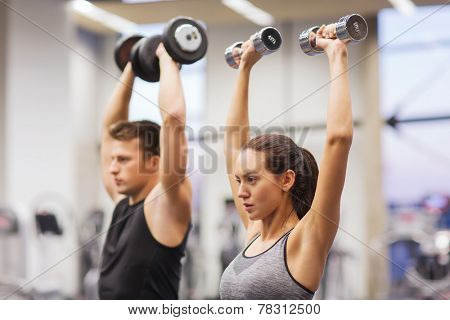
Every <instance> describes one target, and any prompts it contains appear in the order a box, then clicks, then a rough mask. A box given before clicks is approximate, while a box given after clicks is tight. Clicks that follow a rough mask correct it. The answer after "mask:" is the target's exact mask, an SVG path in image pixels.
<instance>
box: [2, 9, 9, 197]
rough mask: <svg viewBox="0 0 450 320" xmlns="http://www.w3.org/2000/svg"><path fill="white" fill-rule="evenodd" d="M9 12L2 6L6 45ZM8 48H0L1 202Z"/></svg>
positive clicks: (3, 41) (3, 176)
mask: <svg viewBox="0 0 450 320" xmlns="http://www.w3.org/2000/svg"><path fill="white" fill-rule="evenodd" d="M6 17H7V11H6V7H5V6H0V44H3V43H5V41H6V34H7V30H8V29H7V20H6ZM5 69H6V46H4V45H1V46H0V202H2V201H4V200H5V123H6V119H5V117H6V99H5V89H6V77H5V73H6V72H5Z"/></svg>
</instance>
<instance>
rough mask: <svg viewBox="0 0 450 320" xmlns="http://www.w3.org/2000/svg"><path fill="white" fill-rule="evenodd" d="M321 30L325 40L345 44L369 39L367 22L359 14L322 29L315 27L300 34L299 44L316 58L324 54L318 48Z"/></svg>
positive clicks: (343, 18)
mask: <svg viewBox="0 0 450 320" xmlns="http://www.w3.org/2000/svg"><path fill="white" fill-rule="evenodd" d="M320 28H323V30H321V33H322V37H323V38H325V39H336V38H337V39H339V40H342V41H344V42H360V41H363V40H364V39H365V38H366V37H367V32H368V27H367V22H366V20H365V19H364V18H363V17H362V16H360V15H359V14H350V15H347V16H345V17H342V18H340V19H339V21H338V22H336V23H332V24H329V25H326V26H325V25H324V26H322V27H319V26H314V27H311V28H309V29H307V30H304V31H302V32H301V33H300V36H299V42H300V47H301V48H302V50H303V52H304V53H306V54H307V55H309V56H315V55H318V54H321V53H323V52H324V50H323V49H322V48H320V47H319V46H316V38H317V32H318V31H319V29H320Z"/></svg>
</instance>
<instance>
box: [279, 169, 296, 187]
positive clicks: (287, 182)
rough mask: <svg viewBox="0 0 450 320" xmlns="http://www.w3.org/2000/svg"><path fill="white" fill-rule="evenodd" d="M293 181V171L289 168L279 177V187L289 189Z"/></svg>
mask: <svg viewBox="0 0 450 320" xmlns="http://www.w3.org/2000/svg"><path fill="white" fill-rule="evenodd" d="M294 183H295V172H294V171H293V170H291V169H289V170H288V171H286V172H285V173H284V174H283V177H282V179H281V188H282V189H283V191H286V192H288V191H289V190H291V188H292V186H293V185H294Z"/></svg>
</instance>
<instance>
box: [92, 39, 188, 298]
mask: <svg viewBox="0 0 450 320" xmlns="http://www.w3.org/2000/svg"><path fill="white" fill-rule="evenodd" d="M156 55H157V56H158V58H159V65H160V69H161V76H160V89H159V107H160V110H161V116H162V126H161V132H159V131H160V130H159V129H160V127H159V125H157V124H156V123H153V122H151V121H136V122H128V106H129V102H130V98H131V93H132V87H133V82H134V73H133V71H132V68H131V63H128V65H127V66H126V68H125V69H124V71H123V74H122V76H121V78H120V82H119V83H118V84H117V86H116V88H115V90H114V93H113V96H112V99H111V101H110V103H109V104H108V106H107V109H106V112H105V117H104V120H103V130H102V131H103V133H102V143H101V161H102V170H103V182H104V185H105V188H106V190H107V192H108V194H109V195H110V196H111V198H112V200H113V201H114V202H115V203H116V207H115V209H114V213H113V217H112V221H111V225H110V228H109V230H108V234H107V236H106V241H105V245H104V248H103V255H102V265H101V271H100V279H99V296H100V299H177V298H178V287H179V282H180V275H181V262H180V260H181V258H182V257H183V256H184V250H185V247H186V241H187V234H188V232H189V228H190V219H191V198H192V196H191V194H192V189H191V184H190V182H189V180H188V179H187V177H186V162H187V148H186V145H187V142H186V136H185V133H184V128H185V121H186V110H185V101H184V96H183V91H182V87H181V81H180V75H179V68H178V65H177V64H176V63H175V62H174V61H173V60H172V58H171V57H170V56H169V55H168V54H167V51H166V50H165V48H164V46H163V45H162V44H160V45H159V47H158V49H157V51H156Z"/></svg>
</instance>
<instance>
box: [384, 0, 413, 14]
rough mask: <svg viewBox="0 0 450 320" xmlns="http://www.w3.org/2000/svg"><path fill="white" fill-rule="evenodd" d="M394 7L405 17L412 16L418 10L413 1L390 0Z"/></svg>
mask: <svg viewBox="0 0 450 320" xmlns="http://www.w3.org/2000/svg"><path fill="white" fill-rule="evenodd" d="M389 2H390V3H391V4H392V6H393V7H394V8H395V9H397V10H398V11H400V12H401V13H403V14H404V15H408V16H410V15H412V14H413V13H414V11H415V10H416V5H415V4H414V2H412V0H389Z"/></svg>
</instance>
